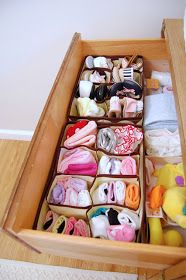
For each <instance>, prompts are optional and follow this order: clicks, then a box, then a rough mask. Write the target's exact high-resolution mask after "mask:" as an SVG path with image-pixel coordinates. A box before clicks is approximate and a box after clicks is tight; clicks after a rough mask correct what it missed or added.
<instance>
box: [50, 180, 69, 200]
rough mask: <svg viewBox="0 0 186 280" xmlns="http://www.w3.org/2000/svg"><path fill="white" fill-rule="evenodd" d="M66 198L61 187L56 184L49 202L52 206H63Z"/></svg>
mask: <svg viewBox="0 0 186 280" xmlns="http://www.w3.org/2000/svg"><path fill="white" fill-rule="evenodd" d="M65 197H66V192H65V188H64V186H63V185H59V184H56V185H55V186H54V188H53V190H52V192H51V195H50V199H49V202H50V203H54V204H61V205H62V204H64V202H65Z"/></svg>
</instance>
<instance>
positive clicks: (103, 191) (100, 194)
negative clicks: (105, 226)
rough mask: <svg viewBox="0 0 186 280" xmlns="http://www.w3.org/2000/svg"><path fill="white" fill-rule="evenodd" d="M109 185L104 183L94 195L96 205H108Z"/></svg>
mask: <svg viewBox="0 0 186 280" xmlns="http://www.w3.org/2000/svg"><path fill="white" fill-rule="evenodd" d="M107 194H108V183H102V184H101V185H99V186H98V187H97V189H95V191H94V192H93V193H92V200H93V203H94V204H105V203H107Z"/></svg>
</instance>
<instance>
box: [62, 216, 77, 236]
mask: <svg viewBox="0 0 186 280" xmlns="http://www.w3.org/2000/svg"><path fill="white" fill-rule="evenodd" d="M76 223H77V220H76V218H74V217H70V218H69V219H68V221H67V224H66V228H65V231H64V234H68V235H73V234H74V226H75V224H76Z"/></svg>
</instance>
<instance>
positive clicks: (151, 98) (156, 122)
mask: <svg viewBox="0 0 186 280" xmlns="http://www.w3.org/2000/svg"><path fill="white" fill-rule="evenodd" d="M144 104H145V106H144V124H143V125H144V129H145V130H153V129H161V128H167V129H168V130H170V131H172V132H173V131H175V130H176V129H177V128H178V121H177V114H176V108H175V101H174V95H173V94H172V93H160V94H154V95H148V96H145V102H144Z"/></svg>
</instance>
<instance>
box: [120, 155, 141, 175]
mask: <svg viewBox="0 0 186 280" xmlns="http://www.w3.org/2000/svg"><path fill="white" fill-rule="evenodd" d="M121 174H122V175H136V174H137V172H136V161H135V159H134V158H132V157H130V156H128V157H126V158H124V159H123V160H122V162H121Z"/></svg>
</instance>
